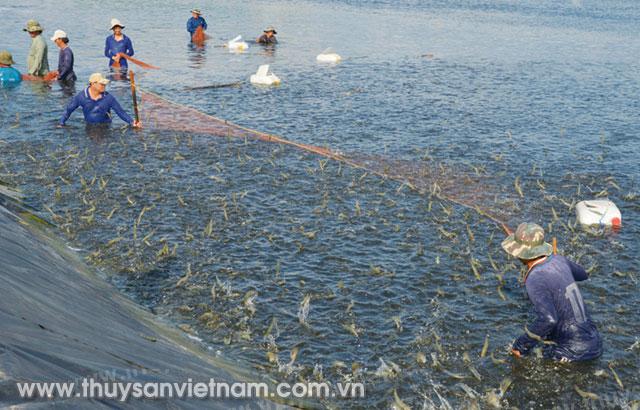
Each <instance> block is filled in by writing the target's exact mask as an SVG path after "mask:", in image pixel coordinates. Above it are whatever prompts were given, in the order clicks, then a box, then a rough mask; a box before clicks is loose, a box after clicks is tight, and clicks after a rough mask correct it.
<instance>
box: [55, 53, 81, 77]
mask: <svg viewBox="0 0 640 410" xmlns="http://www.w3.org/2000/svg"><path fill="white" fill-rule="evenodd" d="M76 79H77V78H76V74H75V73H74V72H73V51H71V48H70V47H65V48H63V49H60V54H59V55H58V80H60V81H75V80H76Z"/></svg>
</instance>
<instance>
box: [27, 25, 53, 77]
mask: <svg viewBox="0 0 640 410" xmlns="http://www.w3.org/2000/svg"><path fill="white" fill-rule="evenodd" d="M48 51H49V49H48V48H47V43H46V42H45V41H44V38H42V35H37V36H35V37H33V38H32V39H31V48H30V49H29V56H28V57H27V74H30V75H35V76H38V77H42V76H44V75H46V74H47V73H48V72H49V59H48V58H47V52H48Z"/></svg>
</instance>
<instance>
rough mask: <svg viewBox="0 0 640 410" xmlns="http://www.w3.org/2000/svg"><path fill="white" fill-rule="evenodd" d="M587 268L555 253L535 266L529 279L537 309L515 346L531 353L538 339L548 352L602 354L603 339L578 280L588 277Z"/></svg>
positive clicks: (570, 356) (573, 357) (571, 356)
mask: <svg viewBox="0 0 640 410" xmlns="http://www.w3.org/2000/svg"><path fill="white" fill-rule="evenodd" d="M587 277H588V276H587V273H586V271H585V270H584V269H583V268H582V267H581V266H580V265H578V264H575V263H573V262H571V261H569V260H568V259H567V258H565V257H564V256H560V255H552V256H549V257H548V258H547V260H545V261H544V262H542V263H540V264H539V265H536V266H534V267H533V268H532V269H531V271H530V272H529V275H528V277H527V279H526V288H527V294H528V295H529V299H530V300H531V302H532V303H533V305H534V309H535V312H536V318H535V320H534V321H533V322H532V323H530V324H529V325H527V329H528V330H529V332H530V333H525V334H523V335H522V336H520V337H519V338H518V339H517V340H516V342H515V343H514V345H513V348H514V349H516V350H518V351H519V352H520V353H522V354H527V353H528V352H529V351H530V350H531V349H532V348H533V347H534V346H535V345H536V344H537V343H538V342H539V340H536V337H535V336H536V335H537V336H539V337H540V338H541V339H543V340H546V341H548V342H550V343H545V344H544V348H543V353H544V356H545V357H547V358H551V359H556V360H562V359H563V358H564V359H565V360H569V361H578V360H589V359H594V358H596V357H598V356H600V355H601V354H602V339H601V338H600V334H599V333H598V330H597V329H596V326H595V324H594V323H593V322H592V321H591V317H590V315H589V312H588V311H587V307H586V306H585V305H584V301H583V300H582V295H581V293H580V289H578V285H577V284H576V281H583V280H586V279H587Z"/></svg>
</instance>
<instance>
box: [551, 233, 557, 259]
mask: <svg viewBox="0 0 640 410" xmlns="http://www.w3.org/2000/svg"><path fill="white" fill-rule="evenodd" d="M552 243H553V254H554V255H557V254H558V240H557V239H556V237H555V236H554V237H553V242H552Z"/></svg>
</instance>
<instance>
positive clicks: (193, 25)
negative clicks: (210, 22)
mask: <svg viewBox="0 0 640 410" xmlns="http://www.w3.org/2000/svg"><path fill="white" fill-rule="evenodd" d="M199 26H202V28H203V29H205V30H206V29H207V22H206V21H205V19H204V18H203V17H202V16H198V18H197V19H194V18H193V17H190V18H189V20H187V31H188V32H189V33H191V35H193V33H195V32H196V29H197V28H198V27H199Z"/></svg>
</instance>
